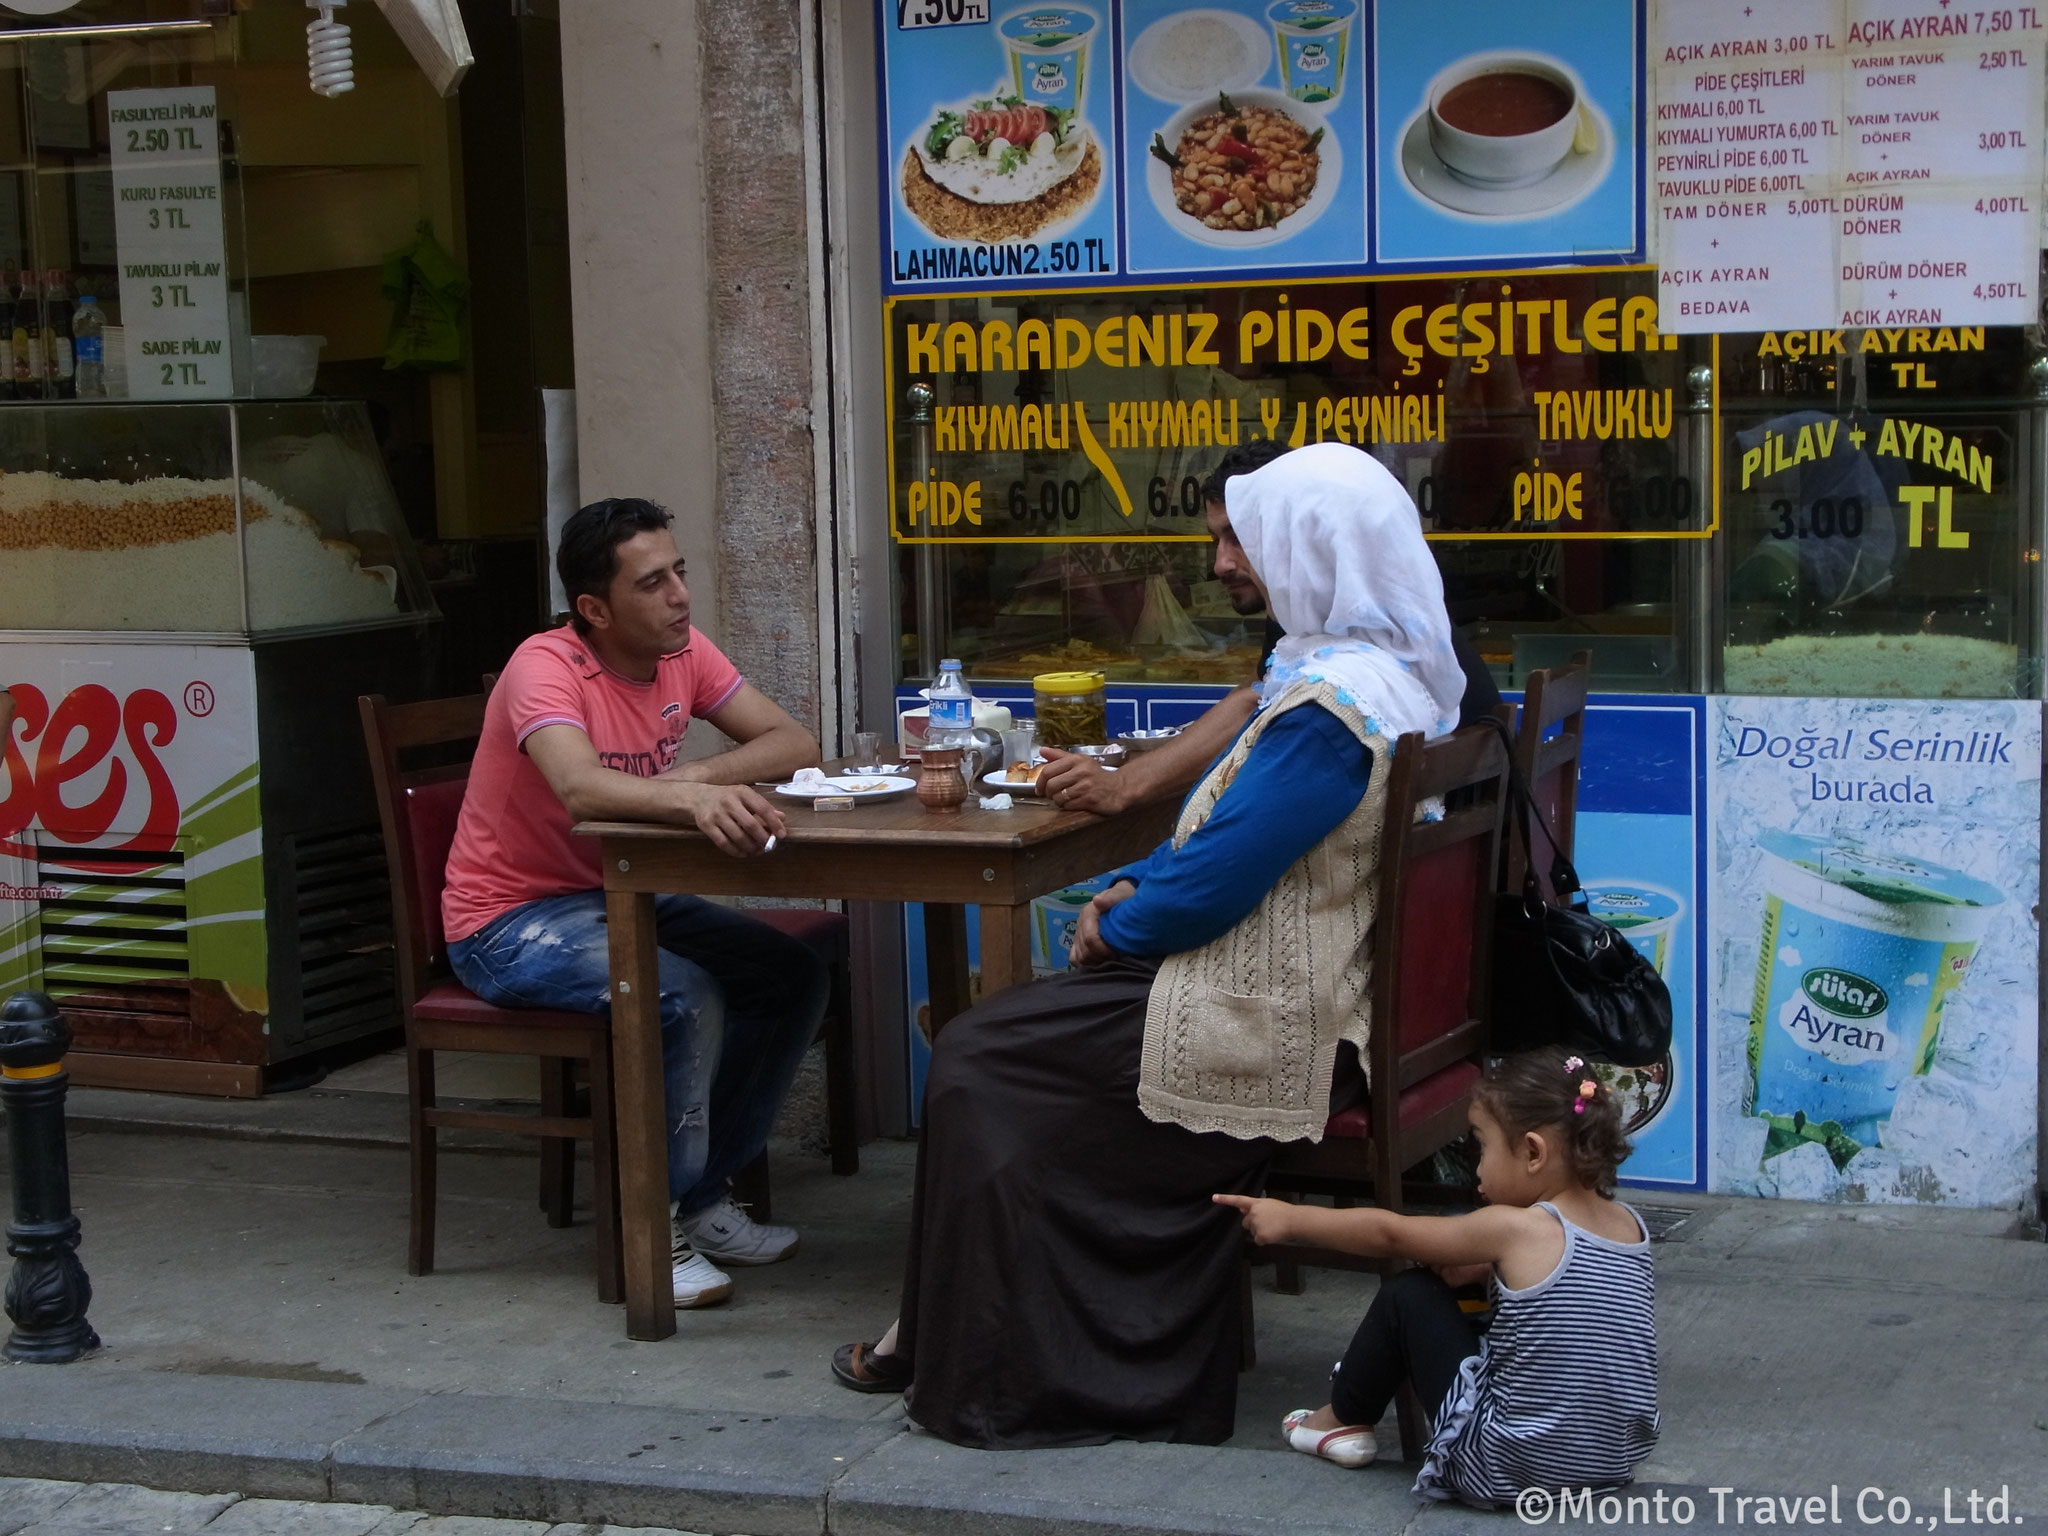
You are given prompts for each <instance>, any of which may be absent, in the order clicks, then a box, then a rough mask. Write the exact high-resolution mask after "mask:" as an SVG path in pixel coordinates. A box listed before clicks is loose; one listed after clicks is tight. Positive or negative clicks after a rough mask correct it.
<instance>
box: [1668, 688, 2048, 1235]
mask: <svg viewBox="0 0 2048 1536" xmlns="http://www.w3.org/2000/svg"><path fill="white" fill-rule="evenodd" d="M1709 709H1710V714H1709V722H1710V723H1709V747H1708V754H1707V759H1708V761H1707V802H1708V807H1709V823H1710V826H1711V829H1712V836H1711V850H1710V854H1709V857H1710V860H1711V862H1712V866H1713V870H1712V881H1713V886H1712V898H1711V902H1710V906H1709V918H1708V922H1709V943H1708V965H1709V969H1710V984H1709V992H1710V1017H1709V1021H1708V1031H1707V1033H1708V1054H1709V1058H1710V1062H1709V1089H1708V1133H1709V1137H1708V1139H1709V1146H1710V1158H1711V1161H1712V1187H1713V1188H1714V1189H1716V1190H1718V1191H1721V1192H1724V1193H1731V1194H1751V1195H1776V1196H1780V1197H1783V1198H1786V1199H1797V1200H1834V1201H1847V1202H1871V1203H1903V1202H1920V1203H1929V1204H1952V1205H1961V1206H2006V1205H2013V1204H2016V1203H2017V1202H2018V1201H2019V1200H2020V1199H2021V1198H2022V1197H2023V1196H2024V1194H2025V1192H2026V1191H2027V1190H2028V1189H2029V1188H2031V1187H2032V1184H2033V1179H2034V1162H2035V1156H2036V1124H2037V1122H2036V1092H2037V1078H2036V1056H2037V1049H2038V1041H2037V1032H2038V1017H2039V1015H2038V1005H2037V994H2038V985H2039V955H2040V930H2039V921H2038V917H2037V913H2036V904H2037V902H2038V900H2039V895H2040V835H2039V832H2040V811H2041V706H2040V704H2038V703H2031V702H2026V701H2009V702H1978V701H1956V700H1938V701H1925V700H1910V701H1907V700H1880V699H1801V698H1734V697H1717V698H1714V699H1712V700H1711V701H1710V705H1709Z"/></svg>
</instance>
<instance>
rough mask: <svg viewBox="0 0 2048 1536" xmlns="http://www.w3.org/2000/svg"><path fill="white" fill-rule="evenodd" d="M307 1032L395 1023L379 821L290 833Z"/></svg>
mask: <svg viewBox="0 0 2048 1536" xmlns="http://www.w3.org/2000/svg"><path fill="white" fill-rule="evenodd" d="M292 890H293V894H294V898H295V902H296V905H297V908H298V934H299V955H298V959H299V977H300V987H301V1006H302V1008H303V1010H304V1013H303V1017H304V1027H305V1032H306V1035H307V1036H308V1037H309V1038H310V1037H316V1036H321V1035H326V1034H330V1033H334V1032H336V1031H340V1030H346V1029H349V1028H351V1027H354V1026H358V1025H362V1024H380V1023H393V1022H396V1020H397V1016H398V1001H397V990H396V966H395V963H394V958H393V950H392V942H391V887H390V884H389V883H388V877H387V875H386V873H385V864H384V840H383V837H382V835H381V834H380V833H379V832H378V830H377V828H376V827H374V826H367V827H351V828H348V829H346V830H344V831H339V832H326V833H319V834H315V835H301V836H299V837H296V838H294V839H293V840H292Z"/></svg>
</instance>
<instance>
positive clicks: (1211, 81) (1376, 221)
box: [877, 0, 1645, 293]
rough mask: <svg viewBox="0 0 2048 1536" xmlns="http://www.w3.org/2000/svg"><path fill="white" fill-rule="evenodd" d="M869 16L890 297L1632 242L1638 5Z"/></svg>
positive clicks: (1625, 1)
mask: <svg viewBox="0 0 2048 1536" xmlns="http://www.w3.org/2000/svg"><path fill="white" fill-rule="evenodd" d="M877 17H878V21H879V23H880V28H881V36H882V48H881V50H880V52H881V85H882V93H883V99H884V102H885V104H886V111H885V113H884V114H883V118H884V123H883V131H884V134H885V141H884V143H883V144H882V146H881V153H882V164H883V171H884V175H883V199H884V213H885V227H886V228H887V231H888V241H889V250H888V267H887V270H886V273H885V279H886V284H887V286H888V288H889V289H890V290H891V291H892V292H897V293H911V292H918V291H921V290H922V291H949V290H950V291H963V290H964V291H976V290H979V291H998V290H1004V289H1046V288H1059V287H1070V288H1071V287H1084V288H1085V287H1091V286H1102V285H1104V284H1107V283H1110V282H1114V281H1115V280H1116V279H1118V278H1122V277H1139V278H1153V279H1157V280H1160V281H1167V280H1171V279H1175V278H1185V279H1192V280H1197V281H1199V280H1200V278H1201V277H1202V276H1203V275H1204V274H1209V273H1217V274H1230V275H1251V274H1254V273H1265V274H1271V275H1274V276H1282V275H1289V274H1299V275H1302V276H1313V275H1338V274H1343V273H1353V272H1361V271H1372V270H1381V271H1385V270H1390V269H1391V270H1399V269H1409V270H1432V269H1433V270H1460V269H1466V270H1469V269H1472V268H1475V267H1479V268H1484V267H1489V266H1492V265H1494V264H1496V263H1503V262H1514V263H1531V262H1534V263H1545V262H1558V263H1578V262H1584V261H1587V260H1589V259H1592V260H1599V261H1634V260H1640V259H1641V258H1642V255H1643V251H1644V229H1643V224H1644V217H1645V215H1644V206H1645V205H1644V196H1643V170H1644V147H1643V146H1644V124H1643V121H1642V113H1643V100H1644V95H1643V69H1644V60H1643V38H1644V27H1643V22H1644V17H1643V0H1546V3H1545V4H1543V5H1540V6H1532V5H1527V4H1523V3H1520V0H1212V3H1210V4H1206V5H1190V4H1188V3H1187V0H1076V3H1065V0H1054V3H1048V4H1042V5H1018V4H1015V3H1005V0H881V4H880V5H879V6H878V10H877Z"/></svg>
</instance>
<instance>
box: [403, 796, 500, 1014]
mask: <svg viewBox="0 0 2048 1536" xmlns="http://www.w3.org/2000/svg"><path fill="white" fill-rule="evenodd" d="M468 788H469V777H468V775H466V774H465V775H464V776H463V777H461V778H457V779H441V780H438V781H436V782H434V783H430V784H409V785H407V786H406V788H405V804H404V807H403V815H404V817H405V829H406V835H407V839H408V841H410V842H411V844H412V890H411V891H410V892H409V893H408V894H409V895H410V896H411V897H412V912H413V926H414V929H415V930H416V931H417V932H419V933H421V934H423V935H424V937H425V938H426V941H427V943H426V950H427V956H426V958H427V963H428V964H429V965H432V966H438V965H439V964H440V963H441V961H442V959H443V958H444V957H445V956H446V955H447V952H448V940H447V935H446V934H444V933H443V932H442V931H441V889H442V887H443V886H445V885H447V883H448V850H449V849H450V848H452V847H453V846H454V845H455V824H456V822H457V821H459V820H460V819H461V817H462V796H463V793H464V791H466V790H467V789H468ZM478 1006H482V1005H481V1004H479V1005H478Z"/></svg>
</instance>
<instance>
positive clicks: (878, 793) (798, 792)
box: [775, 773, 917, 800]
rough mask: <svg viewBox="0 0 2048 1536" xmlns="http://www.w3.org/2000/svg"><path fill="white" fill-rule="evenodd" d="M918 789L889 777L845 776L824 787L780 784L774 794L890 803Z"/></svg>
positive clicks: (913, 783)
mask: <svg viewBox="0 0 2048 1536" xmlns="http://www.w3.org/2000/svg"><path fill="white" fill-rule="evenodd" d="M849 784H875V785H879V786H881V787H880V788H878V789H848V788H847V787H846V786H847V785H849ZM915 788H917V780H915V779H905V778H899V777H897V776H896V775H894V774H887V773H843V774H834V775H833V776H832V777H830V778H828V779H826V780H825V782H824V784H823V785H800V784H778V785H776V786H775V793H777V794H778V795H783V796H786V797H787V798H789V799H791V800H823V799H826V798H828V797H829V798H832V799H835V800H837V799H844V800H888V799H892V798H894V797H895V796H897V795H907V794H909V793H910V791H911V790H913V789H915Z"/></svg>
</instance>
